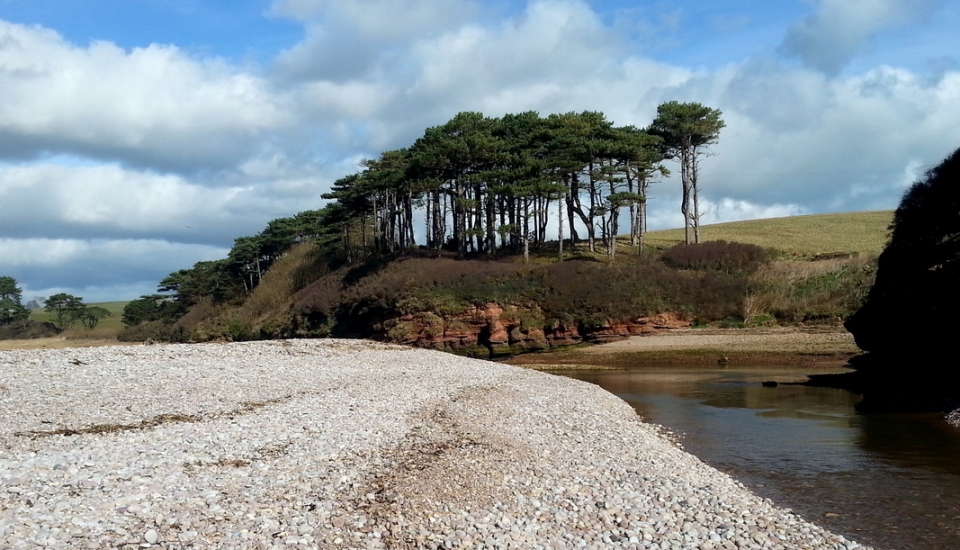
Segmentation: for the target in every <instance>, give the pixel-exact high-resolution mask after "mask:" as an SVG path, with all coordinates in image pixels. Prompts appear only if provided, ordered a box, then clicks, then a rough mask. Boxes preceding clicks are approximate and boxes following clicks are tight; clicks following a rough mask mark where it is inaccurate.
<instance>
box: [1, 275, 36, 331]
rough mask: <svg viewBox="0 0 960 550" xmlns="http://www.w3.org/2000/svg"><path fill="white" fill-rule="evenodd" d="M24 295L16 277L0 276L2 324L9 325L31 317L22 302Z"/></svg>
mask: <svg viewBox="0 0 960 550" xmlns="http://www.w3.org/2000/svg"><path fill="white" fill-rule="evenodd" d="M22 296H23V291H22V290H21V289H20V287H18V286H17V281H16V279H14V278H13V277H7V276H4V277H0V325H9V324H11V323H16V322H19V321H23V320H25V319H27V318H28V317H30V312H29V311H28V310H27V308H25V307H23V304H22V303H21V299H22Z"/></svg>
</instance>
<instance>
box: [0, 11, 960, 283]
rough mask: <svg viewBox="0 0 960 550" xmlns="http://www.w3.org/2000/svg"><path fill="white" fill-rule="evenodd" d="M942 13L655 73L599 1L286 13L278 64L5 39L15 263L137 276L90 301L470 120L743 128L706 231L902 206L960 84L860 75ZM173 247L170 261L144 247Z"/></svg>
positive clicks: (952, 139)
mask: <svg viewBox="0 0 960 550" xmlns="http://www.w3.org/2000/svg"><path fill="white" fill-rule="evenodd" d="M933 5H934V4H933V3H931V2H928V1H910V0H907V1H904V2H894V1H893V0H852V1H848V2H841V1H839V0H822V1H820V2H818V3H817V4H816V6H817V7H816V11H815V13H814V14H813V15H811V16H810V17H809V18H807V19H806V20H804V21H801V22H799V23H797V24H796V25H794V26H793V27H792V28H791V29H790V31H789V32H788V34H787V36H786V37H785V38H784V37H778V38H776V39H768V40H769V43H765V44H763V45H758V47H757V49H756V50H755V51H761V52H762V51H767V52H769V55H771V56H772V55H773V53H772V51H773V47H774V46H775V45H776V42H777V41H778V40H779V39H780V38H782V39H783V43H782V44H783V47H782V49H783V51H788V52H790V53H791V55H796V56H798V57H799V58H800V59H801V60H803V61H804V65H802V66H801V65H797V64H793V63H789V62H784V61H783V60H782V59H779V58H774V57H754V58H751V59H746V60H745V61H741V60H739V59H732V60H730V62H729V63H728V64H727V65H723V66H720V67H719V68H717V69H710V70H707V69H704V68H700V67H699V66H696V65H690V64H686V65H684V64H670V63H665V62H663V61H661V60H658V59H655V58H653V57H650V56H648V55H645V54H644V53H643V52H640V51H638V50H637V49H636V48H637V46H636V44H637V42H636V41H635V40H634V37H632V36H629V35H628V31H630V29H627V28H626V27H624V26H623V22H622V21H620V22H618V21H617V20H615V21H614V22H612V23H611V22H609V21H607V20H606V19H605V18H604V17H601V15H600V14H598V13H597V11H596V10H595V9H593V8H592V7H591V6H590V5H589V4H588V3H587V2H585V1H582V0H532V1H530V2H528V3H526V4H524V5H523V6H520V7H519V8H517V7H516V6H513V5H511V4H509V3H495V4H491V3H483V2H474V1H469V0H454V1H442V0H418V1H414V0H403V1H396V2H393V1H387V0H369V1H358V2H334V1H332V0H276V1H275V2H274V3H273V6H272V8H271V13H272V14H274V15H276V16H281V17H287V18H292V19H295V20H297V21H300V22H302V24H303V26H304V29H305V36H304V39H303V41H302V42H301V43H300V44H298V45H296V46H294V47H292V48H290V49H288V50H287V51H284V52H282V53H280V54H279V55H278V56H277V57H276V59H275V60H274V61H273V63H272V64H270V65H269V66H266V67H250V66H238V65H231V64H230V63H228V62H226V61H224V60H219V59H212V58H200V57H197V56H195V55H192V54H190V53H189V52H187V51H185V50H182V49H179V48H177V47H175V46H163V45H152V46H149V47H145V48H140V49H134V50H129V51H128V50H123V49H121V48H118V47H116V46H114V45H112V44H110V43H108V42H96V43H92V44H89V45H77V44H71V43H69V42H67V41H66V40H65V39H63V38H62V37H61V36H60V35H58V34H57V33H56V32H53V31H50V30H46V29H43V28H39V27H26V26H22V25H15V24H10V23H4V22H0V209H2V215H0V235H2V236H3V238H6V239H7V240H6V241H4V243H5V244H4V245H3V246H6V247H7V248H6V249H3V248H0V251H5V252H8V253H10V254H11V256H10V257H11V258H12V257H14V255H16V257H17V258H19V259H18V262H19V263H18V264H17V270H18V272H19V273H31V274H32V275H31V278H32V277H37V278H36V279H33V280H36V281H41V280H42V281H45V282H44V283H42V285H43V286H42V288H65V287H67V286H68V285H66V284H63V283H62V281H63V280H66V278H64V277H63V276H62V274H63V273H71V274H72V273H73V271H71V270H79V271H77V273H81V274H83V273H85V272H84V271H83V270H84V269H98V270H101V271H103V272H104V273H115V274H118V275H120V274H123V275H124V276H126V277H127V278H126V279H121V278H120V277H114V278H113V279H110V281H107V280H106V279H97V277H95V276H94V275H90V274H86V275H84V277H85V278H84V280H85V281H87V282H85V283H83V284H84V285H86V286H87V287H90V288H93V287H94V286H96V288H100V289H106V288H109V287H110V285H116V286H115V288H117V289H120V288H124V287H123V286H122V285H125V284H130V283H129V281H150V280H151V277H153V274H154V273H158V275H157V277H162V276H163V275H165V274H166V273H169V272H170V271H173V270H175V269H179V268H183V267H189V266H190V265H192V263H193V262H195V261H197V259H201V258H206V257H207V256H206V255H207V254H208V253H210V254H212V253H214V251H220V252H223V253H224V254H225V250H226V247H228V246H229V245H230V243H231V242H232V239H233V238H235V237H238V236H241V235H249V234H253V233H255V232H257V231H259V230H260V229H262V227H263V225H264V224H265V223H266V222H267V221H269V220H270V219H272V218H276V217H280V216H289V215H293V214H295V213H296V212H298V211H301V210H306V209H312V208H317V207H318V206H319V205H320V204H321V201H320V199H319V195H320V194H321V193H322V192H324V191H326V190H327V189H328V188H329V185H330V183H332V182H333V181H334V180H335V179H336V178H337V177H339V176H342V175H344V174H345V173H348V172H353V171H356V170H357V169H358V168H357V166H356V163H357V161H358V160H359V159H361V158H364V157H373V156H376V155H377V154H378V153H379V152H381V151H384V150H388V149H393V148H397V147H403V146H407V145H410V144H411V143H412V142H413V141H414V139H416V138H417V137H419V136H420V135H422V132H423V130H424V129H425V128H426V127H428V126H432V125H436V124H441V123H443V122H445V121H446V120H448V119H449V118H450V117H452V116H453V115H454V114H456V113H457V112H459V111H466V110H476V111H482V112H484V113H485V114H487V115H490V116H499V115H502V114H504V113H508V112H521V111H526V110H536V111H539V112H540V113H541V114H543V115H546V114H549V113H554V112H567V111H583V110H599V111H603V112H604V113H606V115H607V117H608V118H609V119H611V120H613V121H614V122H615V123H616V124H618V125H623V124H633V125H637V126H646V125H647V124H649V123H650V122H651V121H652V119H653V117H654V115H655V112H656V107H657V105H658V104H659V103H661V102H664V101H669V100H674V99H675V100H679V101H697V102H700V103H703V104H705V105H708V106H710V107H715V108H719V109H721V110H722V111H723V118H724V120H725V121H726V123H727V127H726V128H724V130H723V131H722V132H721V135H720V142H719V143H718V144H717V145H716V146H714V147H713V152H714V153H716V154H717V155H716V156H713V157H708V158H704V159H703V163H702V165H701V192H702V198H703V200H704V205H705V211H706V212H707V217H705V218H704V222H705V223H707V222H708V221H709V222H711V223H712V222H716V221H730V220H733V219H745V218H750V217H767V216H781V215H791V214H796V213H808V212H809V213H817V212H823V211H836V210H861V209H875V208H892V207H894V206H895V205H896V201H897V200H898V199H899V196H900V194H901V193H902V191H903V188H904V185H905V184H909V183H910V182H908V181H907V180H911V181H912V179H915V176H916V175H919V174H922V172H923V170H925V169H926V168H929V167H931V166H933V165H935V164H937V163H938V162H939V161H940V160H941V159H942V158H943V157H945V156H946V155H947V154H948V153H949V152H950V151H951V150H953V149H954V148H955V147H956V146H958V145H960V126H958V125H956V124H955V121H956V120H958V119H960V72H958V71H957V69H956V66H955V65H950V64H945V65H943V67H941V69H940V70H938V72H937V73H936V75H935V77H931V76H930V75H922V74H919V73H917V72H916V70H914V69H907V68H904V67H901V66H897V65H894V64H889V65H881V64H877V65H876V66H874V67H872V68H870V69H869V70H859V69H858V71H857V72H854V71H852V70H849V71H847V72H845V73H842V76H837V75H838V74H839V71H840V69H841V68H843V67H848V66H849V65H848V61H849V60H850V59H852V58H853V56H856V55H858V54H859V53H860V52H863V51H865V50H864V49H865V48H868V47H869V45H870V43H871V40H873V39H874V38H875V37H880V36H881V34H883V33H884V32H885V31H887V30H889V29H893V28H894V27H898V26H900V25H903V24H906V23H909V22H915V21H918V20H920V19H921V18H922V17H923V16H924V13H925V10H926V9H927V8H928V7H929V6H933ZM508 9H511V10H512V11H506V10H508ZM680 13H681V12H677V14H680ZM731 18H732V19H730V20H729V21H730V22H731V24H736V25H748V27H749V26H750V25H752V23H751V22H750V21H748V20H747V19H744V18H743V17H736V16H735V14H734V15H731ZM665 24H666V23H664V22H663V21H660V22H658V23H655V25H659V27H658V28H660V29H663V28H664V25H665ZM684 24H687V23H686V19H685V23H684ZM781 28H783V27H781ZM748 30H749V29H748ZM754 30H755V29H754ZM630 32H633V31H630ZM668 34H669V33H668ZM939 55H942V54H939ZM64 158H66V159H67V160H66V161H64V160H63V159H64ZM668 166H670V167H671V168H675V166H672V165H668ZM678 189H679V184H678V183H677V182H675V181H673V180H670V179H668V180H666V181H664V182H662V183H660V184H658V185H656V186H654V187H653V189H652V194H651V197H650V198H651V203H650V209H651V220H650V226H651V228H653V227H659V228H665V227H677V226H682V223H683V220H682V218H681V217H680V214H679V196H678ZM188 226H189V227H188ZM36 239H43V240H41V241H37V240H36ZM142 242H146V243H154V244H149V246H147V245H142V244H135V243H142ZM82 243H87V245H86V246H88V248H86V249H82V246H83V245H82ZM107 243H119V244H117V245H116V246H117V247H118V248H117V249H114V248H111V246H112V245H108V244H107ZM155 243H166V244H155ZM155 245H156V246H159V247H160V248H161V249H163V250H168V252H163V253H155V254H149V253H148V254H145V255H141V254H139V253H138V252H136V251H137V250H145V249H147V248H149V247H153V246H155ZM165 246H169V247H171V248H169V249H165V248H163V247H165ZM196 246H205V247H206V248H191V247H196ZM131 247H132V248H131ZM124 248H129V249H130V250H133V251H134V252H131V254H132V257H133V258H136V261H134V262H133V263H134V264H136V265H141V264H140V263H139V262H142V266H141V267H143V268H144V269H143V270H139V271H137V270H133V269H129V270H128V269H126V268H123V269H121V268H119V267H117V266H124V265H126V266H128V267H129V265H130V261H127V260H125V259H124V254H123V253H122V252H117V251H116V250H119V249H124ZM78 250H80V252H77V251H78ZM82 256H87V257H88V259H92V258H99V260H97V261H96V262H94V263H91V262H88V263H87V264H82V263H81V262H80V261H79V260H78V258H80V257H82ZM221 256H222V254H221ZM125 261H127V263H124V262H125ZM131 261H132V260H131ZM147 264H150V266H148V265H147ZM8 265H12V264H6V263H5V264H4V267H5V268H6V267H7V266H8ZM91 265H93V266H95V267H92V268H91V267H90V266H91ZM31 266H34V267H31ZM151 266H152V267H151ZM147 267H151V269H154V271H152V272H151V274H150V275H149V276H148V275H144V273H145V272H146V271H144V270H145V269H146V268H147ZM54 274H60V275H59V276H61V280H60V281H54V280H53V279H52V277H53V276H54ZM156 280H157V279H153V282H152V283H151V285H153V284H155V281H156ZM30 284H31V288H34V287H36V288H41V286H40V285H41V283H33V282H31V283H30ZM85 288H86V287H85ZM150 290H151V288H145V289H144V290H143V292H149V291H150ZM118 292H119V290H118ZM124 292H126V291H124Z"/></svg>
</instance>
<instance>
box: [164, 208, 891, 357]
mask: <svg viewBox="0 0 960 550" xmlns="http://www.w3.org/2000/svg"><path fill="white" fill-rule="evenodd" d="M891 215H892V214H891V213H890V212H866V213H851V214H831V215H824V216H800V217H794V218H780V219H772V220H754V221H749V222H736V223H727V224H718V225H712V226H704V228H703V229H704V235H705V237H706V238H707V239H715V238H727V239H731V240H734V239H736V240H740V241H746V242H752V243H754V244H753V245H742V244H723V243H718V242H706V243H704V244H702V245H699V246H696V247H689V248H686V247H679V248H676V247H675V248H663V247H665V246H666V245H667V244H669V243H670V242H671V239H672V238H674V237H673V235H674V234H672V233H671V232H669V231H666V232H661V231H658V232H651V233H650V234H649V238H648V241H647V242H648V243H652V244H653V245H654V246H649V247H648V249H647V251H646V252H645V253H644V254H642V255H637V254H636V253H635V249H633V248H632V247H627V246H623V247H622V248H623V251H624V252H632V253H625V254H619V255H618V256H617V257H616V258H615V259H614V260H610V259H609V258H607V257H606V256H605V255H603V254H592V253H589V252H587V251H586V250H584V249H583V248H578V249H577V250H576V251H572V252H569V254H570V256H568V257H567V258H568V259H567V260H565V261H564V262H562V263H560V262H557V261H556V258H555V254H556V253H555V252H550V251H549V250H548V249H544V250H543V251H541V252H540V253H539V254H535V256H536V257H535V261H534V262H532V263H530V264H523V263H521V262H520V259H519V258H518V257H512V256H502V257H497V258H487V257H483V258H476V259H471V260H462V261H456V260H454V259H452V258H449V257H442V258H437V257H435V255H433V254H428V255H423V254H419V253H417V252H416V251H414V252H410V253H405V254H394V255H388V256H374V255H370V256H367V257H365V258H363V259H360V260H354V261H353V262H350V263H343V262H339V263H338V262H337V261H336V260H334V259H332V258H331V257H328V256H326V255H324V254H323V251H322V250H319V249H318V248H317V247H316V246H315V245H314V244H312V243H311V242H306V243H302V244H300V245H298V246H296V247H294V248H293V249H291V250H290V251H289V252H288V253H287V254H286V255H285V256H283V257H282V258H281V260H280V261H278V262H277V263H276V265H275V266H274V267H273V268H271V270H270V271H268V272H267V274H266V276H265V277H264V278H263V282H262V283H261V284H260V285H259V286H258V287H257V288H256V289H255V290H254V291H253V292H252V293H251V294H250V295H249V297H248V298H247V299H246V301H245V303H243V304H239V305H228V304H211V303H209V302H206V303H201V304H198V305H197V306H195V307H194V308H193V310H192V311H191V312H190V313H188V314H187V315H186V316H185V317H184V318H183V319H181V320H180V321H179V322H178V325H179V326H180V327H181V328H182V329H183V330H184V331H186V332H187V333H188V334H190V335H191V337H192V338H193V339H198V340H209V339H215V338H227V339H233V340H245V339H258V338H277V337H298V336H325V335H333V336H341V337H365V338H374V339H380V340H386V341H392V342H401V343H406V344H411V345H417V346H425V347H436V348H440V349H446V350H449V351H456V352H458V353H465V354H470V355H479V356H488V355H498V354H501V353H516V352H520V351H527V350H535V349H544V348H548V347H553V346H556V345H567V344H572V343H577V342H583V341H603V340H606V339H610V338H615V337H619V336H625V335H629V334H636V333H641V332H645V331H649V330H657V329H658V328H662V327H668V326H680V325H689V324H691V323H693V324H720V325H722V326H731V325H732V326H744V325H749V326H756V325H765V324H793V323H811V322H813V323H830V324H837V323H839V322H842V321H843V319H845V318H846V317H847V316H849V315H850V314H851V313H852V312H853V311H855V310H856V308H857V307H859V305H860V303H861V301H862V298H863V297H864V296H865V295H866V293H867V291H868V290H869V288H870V286H871V285H872V282H873V272H874V269H875V259H874V254H875V252H877V251H879V249H880V247H881V245H882V243H883V241H884V239H885V238H886V231H887V226H888V225H889V222H890V218H891ZM676 234H677V236H679V232H676ZM761 246H762V247H764V248H766V249H769V250H768V251H767V252H763V249H762V248H761ZM567 250H568V251H569V250H570V247H569V246H568V247H567Z"/></svg>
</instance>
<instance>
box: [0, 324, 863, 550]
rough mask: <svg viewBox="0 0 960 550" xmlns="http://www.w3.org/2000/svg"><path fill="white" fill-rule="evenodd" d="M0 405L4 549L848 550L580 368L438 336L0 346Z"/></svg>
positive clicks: (836, 538)
mask: <svg viewBox="0 0 960 550" xmlns="http://www.w3.org/2000/svg"><path fill="white" fill-rule="evenodd" d="M0 410H2V411H4V415H3V419H4V421H3V423H0V547H2V548H32V547H36V546H45V547H48V548H121V547H130V548H133V547H150V546H156V547H164V548H258V549H266V548H286V547H297V548H441V547H442V548H577V547H579V548H610V547H625V548H650V549H666V548H699V549H702V550H710V549H718V548H723V549H731V550H733V549H736V548H757V549H760V548H773V549H793V548H804V549H819V548H827V549H831V550H850V549H853V548H857V547H858V545H857V544H856V543H854V542H851V541H847V540H844V539H843V538H841V537H839V536H835V535H833V534H830V533H828V532H826V531H824V530H823V529H821V528H819V527H817V526H816V525H813V524H810V523H807V522H805V521H803V520H802V519H801V518H799V517H797V516H795V515H794V514H792V513H790V512H789V511H788V510H782V509H778V508H777V507H776V506H774V505H773V504H772V503H770V502H769V501H765V500H763V499H761V498H759V497H757V496H756V495H754V494H752V493H751V492H750V491H748V490H747V489H745V488H744V487H743V486H742V485H741V484H739V483H737V482H736V481H735V480H733V479H731V478H730V477H729V476H727V475H725V474H723V473H720V472H718V471H716V470H714V469H713V468H710V467H709V466H706V465H704V464H703V463H701V462H700V461H699V460H698V459H697V458H695V457H693V456H692V455H689V454H687V453H684V452H683V451H682V450H680V449H679V448H677V447H676V446H675V445H674V444H672V443H671V442H670V441H669V440H667V439H665V438H664V437H662V436H661V435H659V431H658V429H657V428H656V427H654V426H650V425H648V424H644V423H643V422H641V421H640V419H639V418H637V416H636V415H635V414H634V412H633V410H632V409H631V408H630V407H629V406H628V405H627V404H626V403H624V402H622V401H620V400H619V399H617V398H615V397H614V396H612V395H611V394H609V393H606V392H604V391H602V390H601V389H599V388H597V387H595V386H593V385H590V384H586V383H582V382H579V381H576V380H571V379H568V378H562V377H556V376H550V375H547V374H543V373H538V372H533V371H530V370H524V369H518V368H515V367H512V366H509V365H502V364H495V363H490V362H484V361H475V360H470V359H463V358H459V357H454V356H451V355H448V354H443V353H437V352H430V351H424V350H410V349H405V348H399V347H391V346H384V345H378V344H373V343H369V342H361V341H337V340H323V341H290V342H257V343H244V344H226V345H224V344H219V345H218V344H208V345H179V346H178V345H157V346H137V347H100V348H85V349H62V350H25V351H24V350H21V351H2V352H0Z"/></svg>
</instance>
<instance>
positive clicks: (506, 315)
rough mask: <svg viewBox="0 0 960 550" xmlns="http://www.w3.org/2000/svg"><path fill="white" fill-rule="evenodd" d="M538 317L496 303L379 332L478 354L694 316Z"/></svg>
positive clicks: (402, 320) (611, 336)
mask: <svg viewBox="0 0 960 550" xmlns="http://www.w3.org/2000/svg"><path fill="white" fill-rule="evenodd" d="M531 319H533V321H531ZM538 321H539V315H538V314H537V312H531V311H529V310H524V309H521V308H518V307H516V306H508V307H507V308H506V309H504V308H503V307H501V306H499V305H498V304H494V303H490V304H486V305H484V306H481V307H477V308H474V309H472V310H470V311H467V312H465V313H462V314H460V315H454V316H448V317H440V316H438V315H436V314H433V313H429V312H427V313H419V314H414V315H404V316H402V317H399V318H397V319H390V320H388V321H386V322H384V323H383V324H382V325H381V326H382V330H380V332H379V336H380V338H381V339H383V340H386V341H388V342H394V343H398V344H405V345H412V346H417V347H421V348H430V349H439V350H444V351H452V352H455V353H463V354H466V355H473V356H477V357H497V356H503V355H512V354H516V353H523V352H529V351H541V350H545V349H549V348H552V347H557V346H569V345H572V344H580V343H584V342H589V343H604V342H610V341H614V340H619V339H623V338H628V337H630V336H640V335H644V334H652V333H654V332H658V331H663V330H669V329H675V328H684V327H689V326H690V321H688V320H686V319H684V318H683V317H682V316H681V315H678V314H675V313H662V314H659V315H654V316H651V317H639V318H637V319H633V320H632V321H629V322H612V321H611V322H608V323H605V324H602V325H598V326H585V325H579V326H568V325H564V324H562V323H554V324H553V325H550V326H542V325H543V323H542V322H538Z"/></svg>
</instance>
